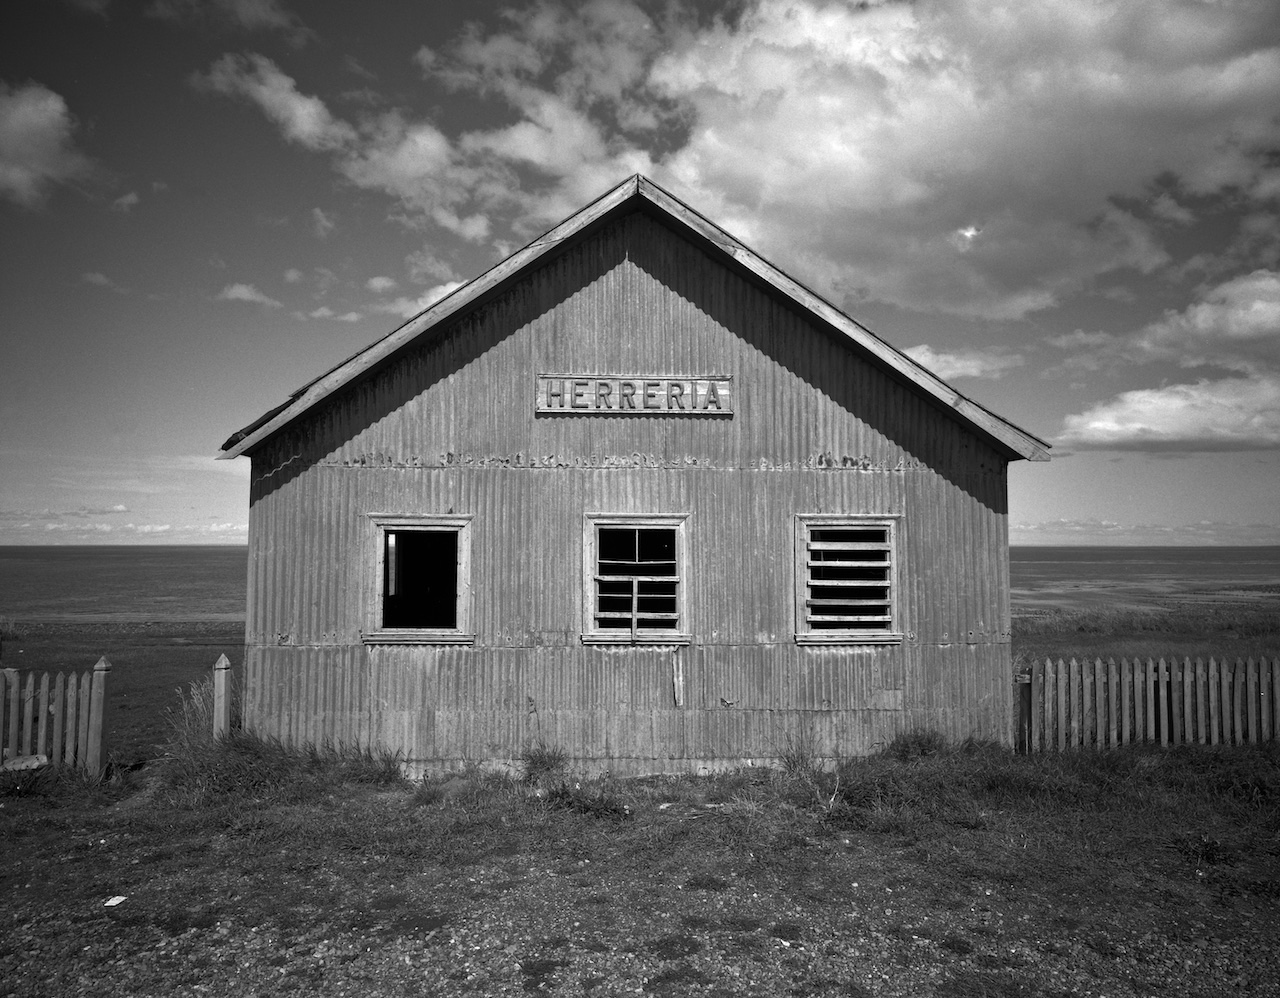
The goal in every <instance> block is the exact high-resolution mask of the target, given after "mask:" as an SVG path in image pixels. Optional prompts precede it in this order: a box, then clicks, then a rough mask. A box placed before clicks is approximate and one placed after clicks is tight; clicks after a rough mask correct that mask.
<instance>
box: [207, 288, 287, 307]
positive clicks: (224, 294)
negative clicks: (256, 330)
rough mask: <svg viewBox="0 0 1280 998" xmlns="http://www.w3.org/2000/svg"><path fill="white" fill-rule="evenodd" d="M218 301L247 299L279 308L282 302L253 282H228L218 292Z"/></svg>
mask: <svg viewBox="0 0 1280 998" xmlns="http://www.w3.org/2000/svg"><path fill="white" fill-rule="evenodd" d="M218 301H246V302H252V303H253V304H255V305H267V306H269V307H271V308H279V307H280V302H278V301H276V300H275V299H274V298H270V297H268V296H267V295H264V294H263V293H262V292H261V291H259V290H258V289H257V288H255V287H254V286H253V285H252V284H228V285H227V286H226V287H225V288H223V289H222V290H221V291H219V292H218Z"/></svg>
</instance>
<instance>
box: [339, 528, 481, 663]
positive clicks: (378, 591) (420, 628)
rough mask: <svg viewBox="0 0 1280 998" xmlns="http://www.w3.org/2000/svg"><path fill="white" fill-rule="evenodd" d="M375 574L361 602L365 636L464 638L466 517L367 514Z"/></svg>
mask: <svg viewBox="0 0 1280 998" xmlns="http://www.w3.org/2000/svg"><path fill="white" fill-rule="evenodd" d="M370 520H372V522H373V528H374V530H376V543H377V554H378V558H377V575H376V576H374V578H376V579H377V585H376V587H374V586H371V587H370V590H371V591H370V592H369V601H368V603H367V604H366V605H367V610H366V621H367V623H366V626H365V631H364V637H365V640H366V641H367V642H370V643H373V644H379V643H387V642H390V643H402V644H414V643H417V644H459V643H465V644H469V643H471V641H472V640H473V639H474V635H473V634H472V632H471V626H470V620H471V609H470V604H471V578H470V574H471V518H470V517H469V516H455V515H453V514H450V515H447V516H445V515H441V516H432V515H427V514H419V515H403V516H401V515H393V514H389V513H387V514H384V513H373V514H370Z"/></svg>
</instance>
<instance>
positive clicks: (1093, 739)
mask: <svg viewBox="0 0 1280 998" xmlns="http://www.w3.org/2000/svg"><path fill="white" fill-rule="evenodd" d="M1016 690H1017V693H1018V696H1017V697H1016V701H1015V702H1016V703H1017V704H1018V705H1019V715H1020V716H1019V724H1018V732H1017V737H1018V747H1019V748H1020V749H1021V750H1023V751H1029V752H1049V751H1059V752H1061V751H1066V750H1067V749H1079V748H1098V749H1101V748H1114V747H1116V746H1120V745H1133V744H1137V743H1145V744H1159V745H1164V746H1168V745H1190V744H1199V745H1243V744H1246V743H1254V742H1263V741H1271V740H1274V739H1276V738H1278V737H1280V705H1278V704H1277V693H1278V692H1280V658H1273V659H1271V661H1270V662H1268V661H1267V660H1266V659H1265V658H1264V659H1259V660H1256V661H1255V660H1254V659H1252V658H1251V659H1248V660H1247V661H1246V660H1243V659H1237V660H1236V661H1235V662H1234V663H1232V662H1229V661H1227V660H1226V659H1223V660H1221V661H1219V660H1217V659H1213V658H1211V659H1209V661H1208V662H1205V661H1204V660H1203V659H1199V658H1197V659H1196V660H1195V661H1194V662H1193V661H1192V660H1191V659H1189V658H1184V659H1183V660H1182V661H1181V662H1179V661H1178V660H1177V659H1170V660H1168V661H1166V660H1165V659H1163V658H1162V659H1159V660H1153V659H1150V658H1149V659H1147V660H1146V661H1145V662H1144V661H1141V660H1139V659H1133V660H1132V661H1130V660H1128V659H1121V660H1120V662H1119V664H1117V663H1116V661H1115V659H1108V660H1107V661H1106V662H1103V661H1102V659H1094V660H1093V661H1092V662H1090V661H1087V660H1085V661H1083V662H1078V661H1076V659H1074V658H1073V659H1071V661H1070V662H1063V661H1062V660H1061V659H1059V660H1058V661H1057V663H1054V662H1052V661H1050V660H1048V659H1046V660H1045V661H1044V662H1036V663H1034V664H1033V665H1032V666H1031V669H1030V671H1029V672H1028V673H1026V674H1024V675H1022V676H1019V677H1018V683H1017V686H1016Z"/></svg>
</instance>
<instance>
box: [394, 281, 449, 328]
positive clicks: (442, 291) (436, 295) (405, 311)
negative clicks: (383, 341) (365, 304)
mask: <svg viewBox="0 0 1280 998" xmlns="http://www.w3.org/2000/svg"><path fill="white" fill-rule="evenodd" d="M463 283H464V282H463V281H447V282H445V283H444V284H437V285H436V286H435V287H433V288H430V289H428V290H427V291H426V292H425V293H423V294H421V295H419V296H418V297H417V298H406V297H404V296H403V295H402V296H401V297H399V298H396V299H395V300H393V301H382V302H378V303H376V304H374V305H373V306H371V308H372V310H373V311H375V312H385V313H386V314H388V315H398V316H400V317H401V318H402V319H412V318H413V317H414V316H415V315H417V314H418V313H419V312H422V311H425V310H426V309H428V308H430V307H431V306H432V305H434V304H435V303H436V302H438V301H439V300H440V299H441V298H443V297H445V296H446V295H448V294H450V293H451V292H453V291H456V290H457V289H458V288H460V287H462V285H463Z"/></svg>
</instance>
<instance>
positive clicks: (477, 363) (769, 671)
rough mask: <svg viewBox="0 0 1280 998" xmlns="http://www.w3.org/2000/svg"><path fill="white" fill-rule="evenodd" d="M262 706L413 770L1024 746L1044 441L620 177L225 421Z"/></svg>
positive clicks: (288, 724) (635, 766) (688, 213)
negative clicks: (557, 755)
mask: <svg viewBox="0 0 1280 998" xmlns="http://www.w3.org/2000/svg"><path fill="white" fill-rule="evenodd" d="M242 454H247V455H249V456H250V457H251V459H252V463H253V467H252V485H251V509H250V518H249V597H248V621H247V628H246V649H245V671H244V684H245V685H244V707H245V720H246V723H247V725H248V726H249V727H250V728H252V729H253V730H256V731H258V732H260V733H263V734H266V735H271V736H276V737H279V738H281V739H283V740H285V741H286V742H291V743H301V742H321V741H324V740H332V741H334V742H347V743H358V744H361V745H368V744H373V745H380V746H385V747H387V748H391V749H398V750H400V751H401V752H402V753H403V755H404V757H405V758H406V759H407V761H408V768H409V769H410V770H411V771H414V772H421V771H424V770H434V769H441V768H447V767H450V766H454V765H457V764H460V763H461V762H462V761H464V760H469V761H481V762H483V761H490V762H507V761H511V760H514V759H518V758H519V755H520V753H521V751H522V749H523V748H524V747H526V746H528V745H529V744H530V743H532V742H535V741H537V740H542V741H544V742H546V743H548V744H555V745H558V746H561V747H563V748H564V749H565V750H567V752H568V753H569V755H570V756H571V757H572V758H573V759H574V760H575V761H576V762H577V764H578V765H580V766H582V767H583V768H586V769H592V768H600V769H608V770H610V771H612V772H615V773H639V772H663V771H666V772H672V771H689V770H695V771H696V770H699V769H709V768H718V767H723V766H726V765H736V764H741V763H744V762H748V761H752V762H757V761H760V762H763V761H769V760H772V759H776V758H777V757H778V756H779V755H780V754H781V752H782V751H783V749H784V748H786V747H787V746H788V745H792V744H797V743H807V744H810V745H812V746H813V748H814V749H815V751H816V753H817V754H819V755H825V756H831V755H835V754H837V753H840V754H856V753H864V752H868V751H871V750H873V749H874V748H875V747H877V746H878V745H880V744H882V743H884V742H886V741H887V740H888V739H890V738H891V737H892V736H893V734H894V733H895V732H898V731H901V730H904V729H909V728H913V727H917V726H925V727H929V728H934V729H936V730H938V731H941V732H942V733H944V734H945V735H947V736H949V737H951V738H961V737H964V736H968V735H973V736H977V737H980V738H993V739H1000V740H1004V741H1008V740H1009V738H1010V736H1011V727H1012V722H1011V682H1010V680H1011V663H1010V651H1009V626H1010V624H1009V575H1008V550H1007V511H1006V502H1007V469H1008V463H1009V462H1010V461H1011V460H1017V459H1029V460H1043V459H1046V458H1047V445H1046V444H1045V443H1044V442H1043V441H1041V440H1038V439H1036V438H1035V437H1033V436H1031V435H1030V434H1028V433H1026V432H1024V431H1022V430H1020V429H1018V428H1017V427H1015V426H1013V425H1012V424H1010V423H1008V422H1007V421H1005V420H1003V419H1001V418H1000V417H998V416H996V415H994V414H993V413H991V412H989V411H988V410H986V409H984V408H982V407H981V406H979V405H977V404H976V403H974V402H972V401H970V400H969V399H967V398H965V397H963V396H961V395H959V394H958V393H956V392H955V391H954V390H953V389H951V388H950V387H949V386H947V385H946V384H945V383H943V382H942V381H940V380H939V379H937V378H936V377H934V376H933V375H932V374H930V373H929V372H928V371H926V370H924V369H923V368H921V367H920V366H919V365H918V364H916V363H915V362H913V361H912V360H910V359H909V358H907V357H905V356H904V355H902V354H900V353H898V352H897V351H896V350H894V349H893V348H892V347H890V346H888V345H887V344H886V343H884V342H883V341H881V340H879V339H878V338H876V337H875V336H874V335H873V334H871V333H870V332H868V331H867V330H866V329H864V328H863V327H861V326H859V325H858V324H857V323H856V322H854V321H853V320H852V319H850V318H849V317H847V316H846V315H844V314H843V313H841V312H840V311H838V310H837V309H835V308H833V307H832V306H831V305H830V304H828V303H827V302H825V301H823V300H822V299H821V298H819V297H818V296H816V295H814V294H813V293H812V292H810V291H808V290H807V289H805V288H804V287H803V286H801V285H800V284H798V283H796V282H795V281H794V280H792V279H791V278H789V277H787V276H786V275H784V274H782V273H781V272H780V271H778V270H777V269H775V268H774V267H772V266H771V265H770V264H768V263H767V262H765V261H764V260H762V259H761V258H760V257H759V256H757V255H756V254H754V253H752V252H751V251H750V250H748V249H747V248H746V247H744V246H743V245H742V244H741V243H739V242H737V241H736V240H734V239H733V238H732V237H731V236H729V235H728V234H726V233H725V232H724V231H723V230H721V229H719V228H718V227H717V226H715V225H714V224H712V223H711V222H709V221H708V220H706V219H705V218H703V217H702V216H700V215H698V214H697V213H696V212H694V211H692V210H691V209H690V208H689V207H687V206H686V205H684V204H682V203H681V202H679V201H677V200H676V199H675V198H673V197H672V196H671V195H670V194H668V193H666V192H665V191H663V190H662V189H660V188H659V187H657V186H655V185H654V184H652V183H651V182H650V181H648V180H646V179H644V178H642V177H633V178H631V179H629V180H627V181H626V182H625V183H623V184H621V185H620V186H618V187H617V188H615V189H614V190H612V191H610V192H609V193H608V194H606V195H605V196H604V197H602V198H601V199H599V200H598V201H596V202H594V203H593V204H591V205H589V206H587V207H586V208H584V209H583V210H582V211H580V212H578V213H577V214H575V215H574V216H572V217H571V218H569V219H568V220H566V221H565V222H563V223H562V224H560V225H559V226H557V227H556V228H555V229H553V230H551V231H550V232H549V233H547V234H546V235H545V236H543V237H542V238H541V239H538V240H537V241H535V242H534V243H532V244H530V245H529V246H527V247H525V248H524V249H522V250H520V251H519V252H517V253H516V254H514V255H513V256H512V257H510V258H509V259H507V260H506V261H504V262H503V263H502V264H500V265H498V266H497V267H496V268H494V269H493V270H492V271H490V272H489V273H487V274H485V275H483V276H482V277H480V278H478V279H476V280H475V281H473V282H472V283H470V284H468V285H466V286H465V287H463V288H460V289H459V290H457V291H455V292H454V293H453V294H452V295H450V296H449V297H447V298H445V299H444V300H442V301H441V302H439V303H437V304H436V305H435V306H433V307H432V308H430V309H428V310H427V311H426V312H424V313H422V314H421V315H419V316H418V317H417V318H415V319H412V320H411V321H409V322H408V323H406V324H405V325H404V326H402V327H401V328H400V329H398V330H396V331H395V332H393V333H392V334H391V335H389V336H387V337H386V338H384V339H382V340H380V341H378V342H377V343H375V344H373V345H372V346H370V347H369V348H367V349H366V350H364V351H362V352H361V353H359V354H357V355H356V356H354V357H352V358H351V359H350V360H348V361H346V362H345V363H343V364H341V365H339V366H338V367H336V368H335V369H333V370H332V371H329V372H328V373H327V374H325V375H323V376H322V377H320V378H318V379H317V380H315V381H314V382H312V383H310V384H309V385H307V386H306V387H305V388H303V389H301V390H299V391H298V392H297V393H295V394H294V395H293V397H291V398H290V399H289V401H288V402H287V403H286V404H285V405H283V406H282V407H280V408H279V409H276V410H274V411H272V412H270V413H267V414H266V415H265V416H263V417H262V418H261V419H260V420H258V421H257V422H256V423H254V424H253V425H251V426H249V427H247V428H246V429H245V430H242V431H240V432H239V433H237V434H236V435H235V436H233V437H232V438H231V439H230V440H229V441H227V443H226V444H225V445H224V448H223V455H222V456H224V457H235V456H237V455H242Z"/></svg>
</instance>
